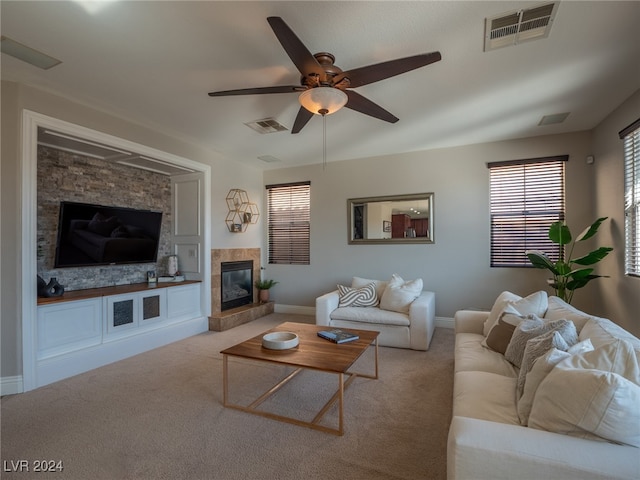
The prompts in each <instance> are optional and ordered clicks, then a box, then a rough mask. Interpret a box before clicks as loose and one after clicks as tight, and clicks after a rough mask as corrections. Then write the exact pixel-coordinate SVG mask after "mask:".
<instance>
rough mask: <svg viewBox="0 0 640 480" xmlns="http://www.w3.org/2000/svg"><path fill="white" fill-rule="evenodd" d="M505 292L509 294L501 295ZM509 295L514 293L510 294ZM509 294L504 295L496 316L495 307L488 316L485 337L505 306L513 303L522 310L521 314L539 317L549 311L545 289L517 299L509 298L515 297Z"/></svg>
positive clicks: (518, 309)
mask: <svg viewBox="0 0 640 480" xmlns="http://www.w3.org/2000/svg"><path fill="white" fill-rule="evenodd" d="M505 293H507V294H508V293H509V292H503V293H502V294H501V296H502V295H503V294H505ZM509 295H513V294H509ZM509 295H505V296H504V297H503V298H504V301H503V303H502V308H501V309H500V310H498V311H497V313H496V315H495V317H493V316H492V314H493V313H494V309H493V308H492V309H491V312H490V313H489V317H488V318H487V320H486V321H485V324H484V336H485V337H486V336H487V335H489V332H490V331H491V328H492V327H493V325H494V324H495V323H496V322H497V321H498V318H500V315H501V314H502V312H503V311H504V308H505V307H506V306H507V305H508V304H510V305H513V306H514V307H515V309H516V310H517V311H518V312H520V314H521V315H529V314H533V315H536V316H538V317H542V316H543V315H544V314H545V313H546V312H547V307H548V300H547V292H544V291H539V292H534V293H532V294H531V295H528V296H526V297H524V298H518V299H516V300H509V298H513V297H510V296H509ZM498 298H500V297H498ZM495 306H496V305H495V304H494V307H495ZM492 318H493V320H492Z"/></svg>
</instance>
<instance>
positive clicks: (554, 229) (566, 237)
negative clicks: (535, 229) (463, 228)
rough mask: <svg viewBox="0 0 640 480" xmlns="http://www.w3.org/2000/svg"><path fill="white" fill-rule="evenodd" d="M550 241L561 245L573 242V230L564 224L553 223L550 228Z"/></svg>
mask: <svg viewBox="0 0 640 480" xmlns="http://www.w3.org/2000/svg"><path fill="white" fill-rule="evenodd" d="M549 240H551V241H552V242H553V243H557V244H559V245H567V244H568V243H569V242H571V230H569V227H567V226H566V225H565V223H564V222H553V223H552V224H551V226H550V227H549Z"/></svg>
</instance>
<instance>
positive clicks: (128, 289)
mask: <svg viewBox="0 0 640 480" xmlns="http://www.w3.org/2000/svg"><path fill="white" fill-rule="evenodd" d="M193 283H201V282H200V280H184V281H182V282H162V283H155V284H148V283H132V284H129V285H115V286H113V287H100V288H86V289H83V290H71V291H69V292H64V294H63V295H62V296H60V297H38V305H52V304H54V303H61V302H72V301H76V300H87V299H90V298H97V297H106V296H109V295H120V294H123V293H133V292H143V291H147V290H157V289H159V288H168V287H176V286H178V285H190V284H193Z"/></svg>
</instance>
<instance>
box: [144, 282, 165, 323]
mask: <svg viewBox="0 0 640 480" xmlns="http://www.w3.org/2000/svg"><path fill="white" fill-rule="evenodd" d="M166 305H167V296H166V289H164V288H162V289H158V290H157V291H154V292H144V293H141V294H140V302H139V308H140V312H139V318H140V326H142V327H143V326H146V325H151V324H155V323H158V322H161V321H162V320H164V319H165V318H166V310H167V306H166Z"/></svg>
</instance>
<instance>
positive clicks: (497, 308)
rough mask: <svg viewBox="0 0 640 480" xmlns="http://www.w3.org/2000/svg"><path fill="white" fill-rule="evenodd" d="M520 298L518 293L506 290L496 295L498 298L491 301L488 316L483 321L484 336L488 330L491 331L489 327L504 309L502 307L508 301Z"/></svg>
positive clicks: (511, 301)
mask: <svg viewBox="0 0 640 480" xmlns="http://www.w3.org/2000/svg"><path fill="white" fill-rule="evenodd" d="M521 298H522V297H521V296H520V295H516V294H515V293H511V292H506V291H505V292H502V293H501V294H500V295H498V298H496V301H495V302H493V306H492V307H491V311H490V312H489V316H488V317H487V319H486V320H485V322H484V332H483V333H484V336H485V337H486V336H487V335H489V332H490V331H491V327H493V325H494V324H495V323H496V322H497V321H498V318H499V317H500V314H501V313H502V311H503V310H504V307H506V306H507V305H508V304H509V303H513V302H516V301H518V300H520V299H521Z"/></svg>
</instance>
